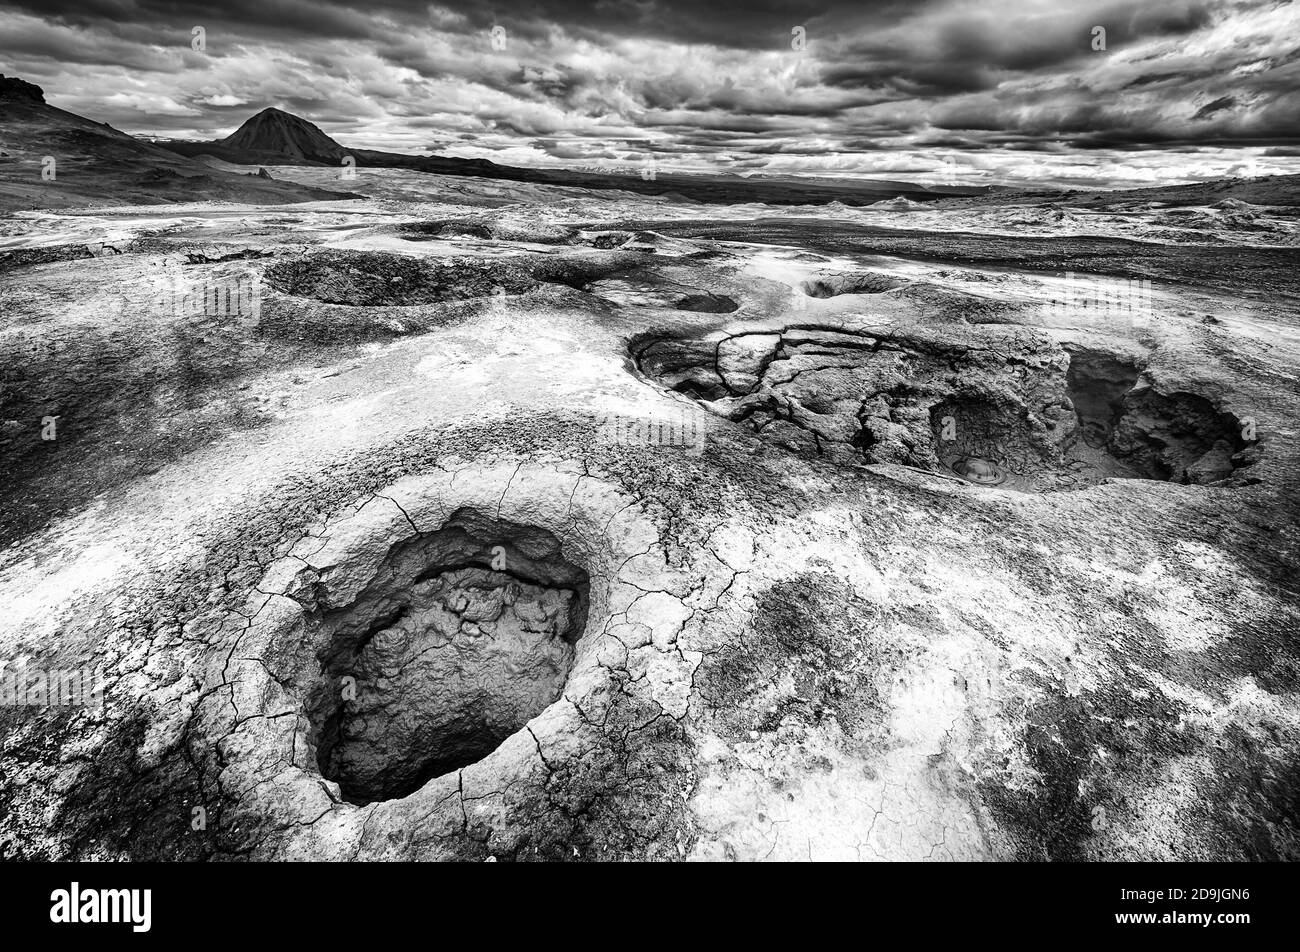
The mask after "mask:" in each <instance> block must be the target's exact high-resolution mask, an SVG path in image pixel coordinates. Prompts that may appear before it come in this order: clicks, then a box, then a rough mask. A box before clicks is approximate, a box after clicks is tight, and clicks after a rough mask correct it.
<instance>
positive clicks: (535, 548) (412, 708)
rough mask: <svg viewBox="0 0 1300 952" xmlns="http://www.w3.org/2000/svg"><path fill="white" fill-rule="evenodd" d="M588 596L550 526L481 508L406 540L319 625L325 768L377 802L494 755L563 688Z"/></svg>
mask: <svg viewBox="0 0 1300 952" xmlns="http://www.w3.org/2000/svg"><path fill="white" fill-rule="evenodd" d="M588 593H589V582H588V577H587V574H586V572H585V571H584V570H582V569H580V568H578V567H577V566H574V565H572V564H570V563H568V562H567V561H565V560H564V558H563V557H562V556H561V554H560V544H559V542H558V541H557V540H556V538H555V537H554V536H553V535H551V534H550V533H549V532H546V531H545V530H542V529H537V528H530V527H527V526H521V525H517V524H513V523H507V522H502V521H498V520H496V519H493V518H490V517H487V516H485V515H483V514H481V513H478V512H476V511H474V510H460V511H458V512H456V513H455V514H453V515H452V516H451V518H450V519H449V520H448V521H447V522H446V524H445V525H444V526H443V527H442V528H441V529H439V530H437V531H435V532H431V533H425V534H421V535H419V536H416V537H414V538H412V539H409V540H407V541H405V542H402V543H400V544H398V545H396V546H395V547H394V548H393V549H392V550H391V551H390V552H389V554H388V556H387V558H386V560H385V562H384V564H383V565H382V566H381V568H380V570H379V571H378V572H377V573H376V575H375V578H374V580H373V581H372V582H371V583H370V585H369V586H367V587H366V588H365V589H364V590H363V591H362V592H361V593H360V594H359V595H358V597H357V598H356V600H355V601H354V602H353V603H352V604H350V605H348V606H346V607H344V608H341V609H336V610H332V611H328V612H326V613H324V614H323V615H320V616H319V617H318V619H317V622H316V623H317V624H318V626H319V631H318V634H317V643H319V644H322V645H323V647H322V648H321V650H320V652H319V653H318V655H317V657H318V660H319V662H320V676H319V678H318V679H317V681H316V683H315V684H314V685H313V686H312V687H311V688H310V689H309V691H308V692H307V701H306V708H307V715H308V719H309V721H310V723H311V731H310V740H311V743H312V744H313V745H314V748H315V756H316V762H317V764H318V766H319V768H320V772H321V774H322V776H324V777H325V778H326V779H329V780H333V781H335V782H337V783H338V785H339V789H340V793H341V795H342V796H343V798H344V799H346V800H348V801H349V802H352V803H356V804H366V803H372V802H375V801H379V800H391V799H397V798H400V797H404V796H407V795H408V794H411V793H413V792H415V791H416V790H418V789H420V787H422V786H423V785H424V784H425V783H426V782H427V781H429V780H431V779H433V778H435V777H438V776H442V775H443V774H446V773H450V772H452V771H455V770H458V769H460V768H461V767H465V766H468V765H469V764H472V763H475V762H477V761H479V760H482V759H483V758H484V757H486V756H488V755H489V754H490V753H492V751H494V750H495V749H496V748H497V747H498V746H499V745H500V744H501V743H502V741H504V740H505V739H506V738H507V737H509V736H510V735H512V734H514V733H515V732H516V731H518V730H520V729H522V728H523V727H524V725H525V724H527V723H528V721H529V720H531V719H532V718H533V717H535V716H537V715H538V714H539V713H541V712H542V711H543V710H544V709H545V708H546V707H548V706H549V705H551V704H552V703H554V702H555V701H556V700H557V699H558V698H559V697H560V695H561V693H562V692H563V690H564V685H565V682H566V679H567V677H568V675H569V672H570V669H571V667H572V665H573V660H574V654H575V650H576V648H575V646H576V645H577V642H578V640H579V639H580V638H581V637H582V634H583V631H584V628H585V626H586V622H587V608H588V597H589V595H588Z"/></svg>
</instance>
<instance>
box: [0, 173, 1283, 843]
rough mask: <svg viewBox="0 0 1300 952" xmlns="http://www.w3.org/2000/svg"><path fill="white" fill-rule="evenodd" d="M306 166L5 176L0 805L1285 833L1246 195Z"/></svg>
mask: <svg viewBox="0 0 1300 952" xmlns="http://www.w3.org/2000/svg"><path fill="white" fill-rule="evenodd" d="M271 174H273V175H274V176H275V177H276V179H277V180H279V179H282V178H284V179H286V180H288V179H289V177H290V176H293V175H297V176H298V177H299V180H300V183H301V184H303V185H307V186H315V185H321V184H323V181H322V180H319V179H314V178H313V176H314V175H317V174H321V173H316V172H314V171H312V170H298V171H297V172H294V171H292V170H283V169H279V168H273V169H272V170H271ZM355 187H356V190H357V191H358V192H359V193H362V194H366V195H367V196H368V197H367V198H365V199H364V200H361V201H353V202H314V203H307V204H301V205H293V206H270V207H262V208H258V207H253V206H220V207H216V206H205V205H202V204H194V205H190V206H182V207H166V208H160V207H148V208H115V209H101V210H90V211H84V212H77V213H68V214H57V215H42V216H26V217H24V216H18V217H15V218H11V219H8V220H6V223H5V225H6V234H7V237H6V238H5V241H6V244H5V245H4V246H3V256H2V257H0V309H2V313H3V322H2V323H0V366H3V371H4V376H3V389H2V390H0V458H2V459H3V464H4V472H5V479H4V484H3V495H4V500H3V501H4V505H3V512H2V514H0V544H3V545H4V546H5V548H4V549H3V552H0V601H2V602H3V604H4V605H5V610H4V612H3V613H0V661H3V662H4V663H5V665H6V668H5V670H7V671H10V670H14V669H15V667H16V666H20V665H21V666H25V670H27V671H29V672H31V671H54V670H60V669H72V668H80V667H87V668H92V669H93V670H94V671H95V672H96V676H97V683H98V684H99V685H100V686H101V687H102V690H103V703H102V705H91V706H86V707H76V706H72V707H68V706H63V707H54V706H48V705H39V704H35V705H33V704H11V703H7V704H5V705H0V856H3V857H5V858H23V859H71V858H93V859H137V860H142V859H170V860H208V859H226V860H229V859H326V860H352V859H419V860H441V859H473V860H486V859H498V860H540V859H552V860H575V859H582V860H591V859H655V860H681V859H686V860H712V859H739V860H763V859H773V860H777V859H810V858H811V859H851V860H857V859H862V860H877V859H880V860H889V859H898V860H924V859H935V860H952V859H1027V860H1040V859H1065V860H1108V859H1125V860H1133V859H1174V858H1188V859H1253V860H1264V859H1294V858H1296V857H1297V855H1300V830H1298V829H1297V822H1298V821H1297V817H1300V803H1298V802H1297V797H1298V796H1300V773H1298V771H1297V759H1296V751H1297V750H1300V694H1298V692H1300V656H1298V653H1300V648H1298V645H1300V639H1297V627H1298V626H1297V620H1298V618H1300V594H1297V592H1296V579H1297V578H1300V554H1298V552H1297V512H1298V511H1300V501H1298V500H1300V492H1298V491H1297V490H1300V476H1297V462H1298V456H1300V454H1298V452H1297V450H1296V447H1297V445H1300V444H1297V432H1296V427H1297V424H1296V421H1297V419H1300V412H1298V411H1300V392H1298V391H1297V383H1296V380H1297V371H1298V370H1300V332H1298V331H1297V322H1296V320H1295V313H1296V311H1295V289H1294V288H1293V286H1292V285H1293V278H1292V275H1294V274H1295V273H1300V272H1297V270H1296V269H1295V267H1294V265H1295V264H1296V261H1295V257H1296V251H1295V250H1294V249H1293V248H1291V247H1287V246H1285V245H1284V243H1282V242H1274V243H1268V241H1267V238H1268V236H1269V235H1271V234H1273V232H1272V231H1270V230H1269V229H1267V228H1265V229H1256V233H1257V238H1258V241H1256V242H1255V243H1252V242H1250V241H1245V240H1239V239H1237V238H1234V239H1233V241H1235V242H1236V243H1235V244H1230V245H1227V246H1226V247H1225V246H1224V245H1223V244H1222V243H1220V244H1219V245H1216V246H1215V248H1214V249H1213V251H1210V250H1208V249H1207V248H1204V247H1200V246H1191V245H1188V244H1187V243H1186V242H1183V243H1178V242H1164V243H1156V242H1149V241H1139V240H1135V239H1134V238H1133V237H1132V236H1131V234H1129V233H1127V232H1123V233H1121V232H1116V233H1114V234H1110V235H1102V236H1097V235H1077V234H1071V233H1069V232H1068V231H1067V230H1065V229H1064V228H1059V229H1058V233H1057V234H1056V235H1055V236H1053V237H1051V238H1050V239H1048V238H1042V239H1040V238H1037V237H1032V236H1028V237H1020V238H1011V237H1009V236H1006V235H1000V234H995V233H992V232H991V231H990V232H988V233H982V232H981V231H980V228H979V227H978V226H979V223H980V221H982V220H984V219H980V218H979V216H980V215H986V214H991V213H986V212H984V211H981V210H980V209H978V208H977V209H975V210H974V211H972V210H971V209H970V208H967V207H965V206H954V208H952V209H951V210H945V209H944V208H943V207H941V206H940V207H936V208H932V209H928V210H926V211H924V212H917V213H915V214H916V215H917V216H921V215H924V216H925V224H924V225H918V226H917V227H916V228H913V229H908V228H907V227H905V226H904V225H902V224H900V223H899V222H898V221H897V220H896V219H897V218H899V217H900V215H901V213H900V215H895V213H894V212H893V211H891V210H889V209H883V210H880V211H879V212H877V213H876V214H878V215H879V216H881V218H880V223H878V224H875V225H872V224H870V223H866V224H864V221H868V219H867V218H866V217H864V216H869V214H870V213H871V212H870V210H869V209H867V210H862V209H855V210H853V212H852V213H851V214H850V213H848V212H844V213H843V217H844V219H845V220H843V221H839V220H837V217H836V216H837V215H840V213H839V212H836V211H835V210H831V211H828V212H826V213H825V214H824V215H823V217H822V219H821V220H818V221H810V220H809V219H808V218H807V216H806V213H805V212H804V211H802V210H800V209H798V208H796V209H792V210H790V211H788V212H780V211H778V210H774V209H764V208H747V207H743V206H738V207H734V208H732V209H730V210H728V211H727V212H726V217H720V218H718V220H717V221H703V220H701V216H700V215H699V212H698V210H697V209H694V208H692V207H687V206H684V205H683V206H677V205H675V204H674V203H673V202H671V201H668V200H662V199H660V200H652V199H638V198H635V197H631V196H626V197H620V196H611V195H609V194H604V195H599V196H593V195H589V194H584V193H582V192H581V191H580V190H568V191H564V190H560V189H554V188H550V187H547V186H529V187H526V186H523V185H518V184H512V183H505V184H503V183H482V184H481V187H478V188H476V187H475V183H474V182H473V180H468V179H464V178H461V179H457V180H455V181H454V182H452V181H443V180H442V179H441V178H440V177H438V176H432V175H421V174H419V173H409V172H400V171H396V170H375V171H373V172H370V171H367V172H366V173H365V174H363V175H360V176H359V177H358V181H357V182H356V186H355ZM503 190H511V191H508V192H507V191H503ZM417 194H422V195H423V197H422V199H421V200H420V201H418V202H415V201H413V200H412V199H411V196H412V195H417ZM611 205H612V206H614V207H610V206H611ZM1050 212H1051V210H1047V211H1044V210H1043V209H1041V208H1038V207H1037V206H1026V207H1024V208H1021V209H1019V210H1017V212H1016V213H1017V214H1020V215H1023V216H1030V217H1034V216H1037V218H1036V220H1039V221H1046V218H1045V217H1044V216H1047V217H1050ZM719 214H720V215H721V214H722V213H719ZM1124 214H1126V215H1130V216H1131V217H1141V215H1142V214H1144V215H1146V219H1150V220H1151V222H1153V223H1154V224H1153V227H1165V226H1164V225H1162V224H1160V222H1158V221H1156V219H1157V217H1158V216H1159V215H1160V214H1162V212H1160V211H1159V210H1148V211H1146V212H1142V213H1141V214H1139V212H1137V211H1132V210H1127V211H1125V212H1124ZM1233 214H1236V215H1238V217H1239V218H1240V215H1241V214H1244V213H1241V212H1240V211H1239V210H1238V211H1234V212H1233ZM1252 215H1254V217H1252V218H1251V219H1250V221H1249V222H1247V224H1251V223H1258V222H1259V221H1263V222H1265V223H1266V224H1267V223H1270V222H1272V221H1273V218H1271V217H1269V213H1266V211H1261V212H1258V213H1254V212H1252ZM945 216H947V217H946V218H945ZM972 216H974V217H972ZM1003 217H1005V216H1003ZM1222 217H1223V216H1221V215H1220V216H1219V217H1218V218H1216V221H1217V220H1219V219H1220V218H1222ZM1275 217H1277V216H1275ZM1146 219H1144V220H1146ZM989 220H991V219H989ZM999 220H1001V219H999ZM1277 220H1278V221H1279V222H1283V219H1282V218H1281V217H1277ZM945 221H947V222H948V224H947V225H946V226H945V224H944V222H945ZM1242 221H1245V219H1241V221H1238V220H1236V219H1234V220H1233V222H1229V224H1234V222H1235V224H1234V227H1239V228H1243V229H1244V227H1245V226H1244V225H1243V224H1242ZM1049 226H1050V222H1048V223H1047V225H1045V226H1044V227H1049ZM1284 226H1285V223H1284V222H1283V224H1279V225H1277V227H1278V228H1283V227H1284ZM990 227H991V226H990ZM1126 227H1127V226H1126ZM1271 227H1272V226H1271V225H1270V228H1271ZM945 228H946V229H947V230H946V231H945ZM1259 236H1263V237H1259ZM1216 261H1217V263H1214V262H1216ZM1212 264H1213V266H1211V265H1212ZM1066 271H1074V272H1076V277H1078V276H1084V277H1088V278H1089V279H1091V278H1097V279H1098V280H1100V279H1102V278H1106V279H1112V280H1113V279H1119V280H1123V281H1126V282H1127V281H1129V280H1139V281H1140V280H1143V279H1145V280H1148V281H1150V282H1151V290H1150V295H1149V297H1148V298H1147V299H1146V301H1145V306H1143V307H1142V308H1138V309H1131V308H1127V307H1123V306H1119V305H1117V303H1116V300H1111V301H1110V303H1108V304H1101V305H1099V304H1098V303H1097V302H1096V301H1095V300H1093V301H1088V300H1077V299H1076V300H1075V301H1074V303H1067V305H1066V306H1062V305H1061V303H1060V302H1061V300H1062V283H1063V282H1065V281H1067V280H1070V279H1067V278H1066V277H1065V275H1064V272H1066ZM1126 286H1127V285H1126ZM218 291H220V292H222V293H226V292H229V294H231V295H233V298H231V300H234V301H235V302H236V303H235V304H234V305H222V306H217V307H215V308H214V307H212V306H209V305H205V304H204V303H203V302H205V301H211V300H216V299H217V298H214V297H205V295H206V294H208V292H213V294H215V293H216V292H218ZM1066 300H1067V301H1069V300H1071V299H1069V298H1068V297H1067V298H1066ZM1118 300H1120V301H1121V302H1122V298H1121V299H1118ZM178 302H179V303H178ZM252 304H255V306H249V305H252ZM49 417H54V418H56V420H57V436H56V437H55V438H54V439H45V438H43V437H42V430H43V421H44V420H46V418H49Z"/></svg>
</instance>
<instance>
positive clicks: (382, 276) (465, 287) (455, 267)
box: [264, 251, 537, 307]
mask: <svg viewBox="0 0 1300 952" xmlns="http://www.w3.org/2000/svg"><path fill="white" fill-rule="evenodd" d="M264 280H265V281H266V283H267V284H268V285H269V286H270V287H272V288H274V289H275V290H277V291H280V292H282V293H284V294H292V295H294V296H296V297H306V298H314V299H315V300H317V301H322V302H324V303H326V304H347V305H351V306H354V307H366V306H376V305H412V304H438V303H441V302H444V301H460V300H466V299H468V298H475V297H484V296H487V295H490V294H494V293H497V294H499V293H506V294H520V293H522V292H524V291H528V290H530V289H532V288H534V287H536V286H537V282H536V281H535V280H533V279H532V278H531V277H530V276H529V275H527V274H526V273H524V272H523V271H521V270H519V269H518V268H515V267H512V266H510V265H508V264H503V263H499V262H484V261H474V260H470V259H464V260H461V259H458V260H454V261H451V262H444V261H426V260H423V259H420V258H413V257H407V256H405V255H395V254H386V253H384V252H378V251H323V252H319V253H317V254H312V255H307V256H304V257H301V258H292V259H287V260H285V261H280V262H277V263H276V264H274V265H272V266H271V267H270V268H267V270H266V273H265V276H264Z"/></svg>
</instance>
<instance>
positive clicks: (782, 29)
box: [0, 0, 1300, 187]
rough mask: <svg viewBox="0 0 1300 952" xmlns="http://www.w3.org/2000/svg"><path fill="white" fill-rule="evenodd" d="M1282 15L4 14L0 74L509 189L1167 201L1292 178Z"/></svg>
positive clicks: (852, 5) (474, 9)
mask: <svg viewBox="0 0 1300 952" xmlns="http://www.w3.org/2000/svg"><path fill="white" fill-rule="evenodd" d="M1298 7H1300V0H1086V2H1085V0H979V2H975V0H880V2H871V0H852V2H831V3H806V2H798V3H777V2H767V0H748V2H738V0H599V2H596V3H576V2H567V0H524V2H510V3H500V2H498V3H496V4H495V5H494V3H493V0H472V2H463V3H462V2H445V3H416V2H404V0H374V2H372V3H369V4H367V5H366V6H365V7H361V6H356V7H349V6H344V5H342V4H338V3H333V2H328V0H326V2H321V0H230V2H227V3H223V4H220V5H209V4H194V3H187V2H183V0H180V2H178V0H28V2H9V0H0V72H3V73H4V74H6V75H11V76H13V75H16V76H20V77H22V78H23V79H26V80H29V81H31V82H35V83H37V84H38V85H40V86H42V87H43V88H44V90H45V94H46V100H47V101H48V102H50V103H52V104H53V105H56V106H59V107H60V108H63V109H67V110H69V111H71V112H75V113H78V114H81V115H84V116H88V117H90V118H92V119H95V120H97V121H106V122H108V123H109V124H111V125H113V126H114V127H116V128H118V129H121V130H123V131H125V132H130V133H134V134H142V135H155V136H165V137H175V138H190V139H213V138H221V137H224V136H226V135H229V134H230V133H231V132H233V131H234V130H235V129H236V128H237V127H238V126H239V125H240V123H242V122H243V121H244V120H245V119H247V118H248V117H249V116H250V115H252V114H253V113H255V112H257V111H258V110H260V109H263V108H265V107H267V106H275V107H278V108H281V109H284V110H286V111H288V112H292V113H294V114H296V115H299V116H302V117H304V118H306V119H309V120H311V121H312V122H315V123H316V124H317V125H319V126H320V127H321V128H322V129H323V130H324V131H325V132H326V133H327V134H329V135H330V136H332V137H333V138H335V139H336V140H338V141H339V142H340V143H342V144H343V145H345V146H351V147H356V148H376V149H388V150H392V151H399V152H412V153H429V152H432V153H434V154H439V155H455V156H462V157H467V158H486V159H491V160H492V161H495V162H500V163H504V164H510V165H524V166H549V167H568V168H586V169H601V170H609V171H615V170H627V171H631V170H636V169H641V168H644V167H646V166H647V165H650V166H653V167H655V168H657V169H658V170H660V171H664V172H670V171H676V172H730V173H734V174H753V173H763V174H781V175H826V176H836V177H844V178H852V177H860V176H870V177H875V178H889V179H902V180H908V181H917V182H927V183H951V184H976V185H983V184H1008V185H1056V186H1068V187H1094V186H1095V187H1102V186H1106V187H1119V186H1140V185H1167V184H1175V183H1180V182H1192V181H1201V180H1205V179H1209V178H1217V177H1221V176H1227V175H1265V174H1276V173H1291V172H1300V9H1298ZM196 28H201V33H200V34H199V35H197V36H196V33H195V31H196ZM1098 28H1101V29H1102V30H1104V34H1103V33H1101V32H1099V31H1098ZM200 39H201V40H202V43H200V42H199V40H200ZM1103 40H1104V43H1103V42H1102V41H1103ZM196 46H200V47H202V48H199V49H196V48H195V47H196ZM1100 46H1104V48H1098V47H1100Z"/></svg>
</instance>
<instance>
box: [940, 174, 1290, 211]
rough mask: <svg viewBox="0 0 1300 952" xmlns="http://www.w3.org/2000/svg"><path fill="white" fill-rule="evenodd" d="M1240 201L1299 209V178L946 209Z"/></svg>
mask: <svg viewBox="0 0 1300 952" xmlns="http://www.w3.org/2000/svg"><path fill="white" fill-rule="evenodd" d="M1222 201H1238V202H1248V203H1249V204H1251V205H1284V206H1291V207H1296V206H1300V175H1263V176H1258V177H1255V178H1222V179H1211V180H1209V181H1206V182H1193V183H1185V184H1180V185H1150V186H1145V187H1142V188H1128V189H1113V190H1112V189H1107V190H1104V191H1103V190H1096V191H1093V190H1089V191H1079V190H1069V191H1067V190H1065V189H1024V190H1021V189H1011V190H1007V189H1004V190H1001V191H999V192H997V193H994V194H990V195H988V196H976V197H958V198H952V199H948V200H946V201H945V202H944V205H945V207H949V208H961V207H967V206H980V205H987V204H990V203H996V204H1016V205H1044V204H1048V203H1051V204H1053V205H1060V206H1063V207H1064V206H1073V207H1078V206H1088V205H1122V204H1147V203H1151V204H1157V205H1167V206H1171V207H1177V206H1186V205H1213V204H1214V203H1215V202H1222Z"/></svg>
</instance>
